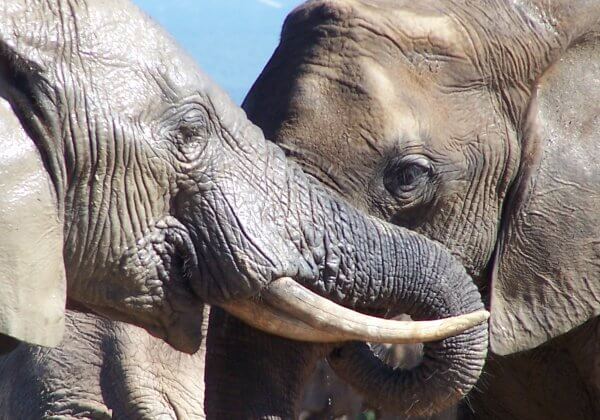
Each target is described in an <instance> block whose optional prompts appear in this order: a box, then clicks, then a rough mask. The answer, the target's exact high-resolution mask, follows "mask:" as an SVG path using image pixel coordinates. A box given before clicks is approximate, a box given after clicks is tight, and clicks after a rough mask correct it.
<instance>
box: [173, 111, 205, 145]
mask: <svg viewBox="0 0 600 420" xmlns="http://www.w3.org/2000/svg"><path fill="white" fill-rule="evenodd" d="M178 128H179V130H178V131H179V135H178V137H179V138H180V140H181V142H182V143H184V144H190V143H196V142H198V141H202V140H205V139H207V138H208V136H209V124H208V118H207V116H206V115H205V113H204V112H202V111H201V110H199V109H190V110H188V111H187V112H185V113H184V114H183V115H181V117H180V119H179V124H178Z"/></svg>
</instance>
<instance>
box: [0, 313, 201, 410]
mask: <svg viewBox="0 0 600 420" xmlns="http://www.w3.org/2000/svg"><path fill="white" fill-rule="evenodd" d="M65 315H66V316H65V324H66V328H65V337H64V340H63V343H62V344H61V345H60V346H59V347H57V348H46V347H41V346H33V345H25V344H21V345H20V346H19V347H18V348H17V349H16V350H14V351H12V352H11V353H10V354H8V355H5V356H2V357H0V373H1V375H0V419H2V420H14V419H24V420H27V419H32V420H33V419H42V418H48V417H51V416H64V417H61V418H91V419H110V418H116V419H138V418H144V419H190V420H192V419H201V418H204V377H203V376H202V372H203V371H204V354H205V350H206V349H205V345H204V344H203V345H202V346H201V347H200V349H199V350H198V351H197V352H196V353H195V354H193V355H189V354H185V353H183V352H179V351H176V350H174V349H173V348H172V347H171V346H169V345H168V344H166V343H165V342H164V341H163V340H161V339H159V338H155V337H152V336H151V335H150V334H148V332H147V331H145V330H144V329H142V328H139V327H136V326H133V325H131V324H126V323H122V322H118V321H110V320H108V319H106V318H103V317H99V316H97V315H94V314H89V313H83V312H77V311H71V310H69V311H67V312H66V314H65ZM206 320H208V316H207V317H206ZM204 329H206V326H204Z"/></svg>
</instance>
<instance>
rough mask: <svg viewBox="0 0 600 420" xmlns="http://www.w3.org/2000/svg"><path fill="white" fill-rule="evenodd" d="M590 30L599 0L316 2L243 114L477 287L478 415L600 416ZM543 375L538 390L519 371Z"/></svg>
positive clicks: (599, 81) (595, 61) (598, 186)
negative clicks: (446, 256) (458, 265)
mask: <svg viewBox="0 0 600 420" xmlns="http://www.w3.org/2000/svg"><path fill="white" fill-rule="evenodd" d="M599 34H600V3H599V2H597V1H588V0H574V1H561V0H549V1H537V0H526V1H520V2H505V1H496V0H485V1H477V2H475V1H468V0H464V1H461V0H457V1H455V0H444V1H437V0H436V1H433V0H432V1H428V0H426V1H419V2H412V1H403V0H397V1H388V0H313V1H308V2H306V3H304V4H303V5H301V6H299V7H298V8H297V9H296V10H294V11H293V12H292V13H291V14H290V15H289V16H288V18H287V19H286V22H285V24H284V27H283V30H282V34H281V40H280V44H279V46H278V47H277V49H276V51H275V52H274V54H273V56H272V57H271V59H270V61H269V63H268V64H267V66H266V67H265V69H264V70H263V72H262V74H261V75H260V76H259V78H258V80H257V81H256V82H255V84H254V86H253V88H252V89H251V91H250V93H249V94H248V96H247V97H246V99H245V101H244V104H243V107H244V109H245V110H246V111H247V113H248V116H249V117H250V119H251V120H252V121H253V122H255V123H256V124H258V125H259V126H260V127H261V128H262V129H263V131H264V133H265V135H266V136H267V137H268V138H270V139H272V140H273V141H275V142H276V143H277V144H279V145H280V146H281V147H282V148H284V149H285V150H286V153H287V154H288V156H289V157H291V158H293V159H294V160H295V161H296V162H298V164H299V165H301V166H302V168H303V169H304V171H305V172H306V173H308V174H310V175H311V176H312V177H314V178H315V179H318V180H320V181H321V182H323V183H324V184H326V185H327V186H328V187H329V188H330V189H331V190H332V191H334V192H335V193H337V194H338V195H340V196H342V197H344V198H346V199H347V200H349V201H350V202H351V203H353V204H354V205H355V206H357V207H359V208H361V209H363V210H365V211H367V212H369V213H370V214H372V215H374V216H377V217H379V218H381V219H384V220H387V221H390V222H392V223H395V224H398V225H401V226H406V227H410V228H411V229H414V230H415V231H417V232H419V233H421V234H424V235H425V236H428V237H429V238H431V239H434V240H436V241H438V242H440V243H442V244H444V245H445V246H446V247H448V248H449V249H450V250H451V252H452V253H453V254H454V255H455V256H456V257H457V258H459V259H460V260H461V262H462V263H463V264H464V265H465V267H466V268H467V270H468V272H469V273H470V274H471V275H472V276H473V277H474V278H475V279H476V282H477V283H478V285H479V287H480V290H482V292H483V293H484V298H485V299H486V300H487V302H488V305H489V309H490V312H491V319H490V348H491V350H492V352H493V353H494V356H493V357H492V358H491V359H490V361H489V366H488V370H487V371H488V374H487V375H485V374H484V375H483V377H482V379H481V381H480V383H479V385H478V390H481V393H474V394H472V395H471V397H470V400H471V406H472V407H473V408H474V410H475V413H474V414H471V415H473V416H475V417H479V418H486V419H489V418H501V419H507V418H534V419H538V418H568V417H569V413H571V412H574V411H573V410H578V411H577V412H578V413H579V414H581V418H597V417H598V416H600V411H599V409H598V407H597V406H596V404H590V403H589V401H588V398H587V396H588V395H592V397H591V401H594V400H600V396H599V395H600V394H598V384H597V382H598V381H597V379H594V378H593V376H592V375H590V374H589V372H590V371H593V370H595V367H594V366H596V365H597V364H598V359H597V357H598V356H595V354H598V353H597V352H596V351H595V341H594V340H595V337H596V335H595V334H592V333H590V331H594V327H593V325H596V323H597V317H598V314H599V313H600V298H599V296H600V282H598V281H597V279H598V278H600V265H599V264H598V260H599V258H598V257H599V255H600V254H599V253H598V249H599V248H598V241H599V238H600V228H599V227H600V211H599V210H598V209H600V166H599V164H598V162H599V160H598V159H597V158H596V157H598V156H600V141H598V139H599V138H600V105H599V104H600V35H599ZM588 325H592V327H589V328H588V327H587V326H588ZM575 342H577V343H579V344H581V345H580V346H579V349H578V347H577V346H576V345H574V344H569V343H575ZM565 348H568V349H569V350H568V351H567V350H564V349H565ZM540 359H543V360H544V362H543V363H539V360H540ZM329 361H330V364H331V365H332V366H333V368H334V371H336V372H337V373H338V374H339V375H341V377H342V378H343V379H344V381H345V382H347V383H352V384H353V386H354V388H355V389H357V390H360V391H361V392H362V393H364V394H366V395H367V396H368V399H370V400H372V401H373V400H374V401H375V403H374V404H375V405H378V404H379V403H380V400H381V398H382V397H381V396H382V395H385V396H386V397H387V396H388V394H386V392H385V391H386V390H382V389H381V388H379V387H375V386H373V385H372V384H370V383H367V382H364V381H361V380H359V379H358V378H357V374H356V372H360V371H362V370H363V366H361V365H359V364H357V363H350V362H349V361H348V359H345V358H344V357H343V354H342V356H341V357H340V354H339V353H334V354H333V357H332V355H330V356H329ZM536 361H537V362H536ZM584 361H585V362H584ZM534 362H535V363H534ZM528 363H532V364H531V365H530V364H528ZM540 365H547V366H553V368H548V369H547V370H546V371H545V372H544V374H543V377H544V378H546V379H547V382H544V383H542V382H539V381H536V380H533V378H532V375H531V373H530V372H531V370H529V369H524V368H523V367H524V366H530V367H531V366H540ZM564 366H571V368H569V369H568V371H569V372H570V373H569V375H566V376H564V375H563V376H562V379H561V377H560V376H555V375H552V372H553V371H555V372H558V371H563V370H562V367H564ZM364 369H367V370H368V369H370V365H369V366H367V367H364ZM563 372H564V371H563ZM567 378H568V380H567ZM499 384H505V385H506V387H504V386H501V385H499ZM523 384H529V385H530V386H523ZM509 385H510V386H509ZM502 389H504V391H502ZM486 390H490V392H489V393H488V392H487V391H486ZM572 390H578V391H577V392H580V391H582V392H583V394H582V395H583V396H582V397H580V398H575V399H574V400H570V398H565V397H566V396H574V395H575V394H573V393H571V391H572ZM563 391H565V392H563ZM389 392H390V393H391V392H393V391H391V390H390V391H389ZM502 392H504V393H502ZM554 396H556V397H554ZM527 401H540V402H539V404H531V405H530V406H528V405H527ZM569 401H570V403H569ZM573 405H575V406H576V407H573ZM500 406H501V407H502V409H501V410H500V409H498V410H495V408H499V407H500ZM519 407H520V408H519ZM522 407H529V410H530V411H529V413H528V414H527V415H524V414H523V411H522V410H521V408H522ZM465 415H467V414H465ZM561 416H563V417H561ZM565 416H566V417H565Z"/></svg>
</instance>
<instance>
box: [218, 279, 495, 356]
mask: <svg viewBox="0 0 600 420" xmlns="http://www.w3.org/2000/svg"><path fill="white" fill-rule="evenodd" d="M219 306H221V307H222V308H223V309H225V310H226V311H228V312H229V313H231V314H232V315H234V316H235V317H237V318H239V319H241V320H243V321H244V322H246V323H248V324H249V325H251V326H252V327H254V328H257V329H259V330H262V331H265V332H267V333H270V334H274V335H277V336H281V337H284V338H289V339H294V340H300V341H310V342H318V343H337V342H344V341H368V342H372V343H387V344H414V343H426V342H432V341H439V340H442V339H444V338H448V337H451V336H455V335H458V334H460V333H463V332H464V331H466V330H468V329H470V328H473V327H475V326H477V325H479V324H481V323H483V322H486V321H487V319H488V318H489V313H488V312H487V311H485V310H480V311H476V312H473V313H470V314H465V315H460V316H455V317H450V318H445V319H441V320H436V321H396V320H387V319H381V318H376V317H373V316H369V315H364V314H361V313H359V312H356V311H353V310H351V309H348V308H345V307H343V306H340V305H338V304H336V303H334V302H332V301H330V300H328V299H325V298H323V297H321V296H319V295H317V294H316V293H314V292H312V291H310V290H308V289H306V288H305V287H303V286H302V285H300V284H298V283H297V282H295V281H294V280H292V279H291V278H288V277H283V278H280V279H278V280H275V281H274V282H272V283H271V284H270V285H269V286H268V287H267V288H266V289H264V290H263V291H262V292H261V299H260V300H257V299H247V300H240V301H231V302H227V303H222V304H219Z"/></svg>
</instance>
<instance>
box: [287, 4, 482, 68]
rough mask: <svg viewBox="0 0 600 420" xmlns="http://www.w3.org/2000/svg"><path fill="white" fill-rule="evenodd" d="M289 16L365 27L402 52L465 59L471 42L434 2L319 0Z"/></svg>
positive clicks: (304, 19) (359, 27)
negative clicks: (393, 44)
mask: <svg viewBox="0 0 600 420" xmlns="http://www.w3.org/2000/svg"><path fill="white" fill-rule="evenodd" d="M293 15H294V18H292V19H290V21H295V22H316V23H317V24H321V23H324V24H330V23H338V24H341V26H348V27H350V28H356V29H361V30H362V29H366V30H368V31H369V32H371V33H373V34H375V35H377V36H381V37H383V38H387V39H388V40H391V41H392V42H393V43H395V44H396V45H397V46H399V47H400V49H401V50H402V51H403V52H407V51H411V52H417V53H421V54H425V55H428V56H437V55H439V56H449V57H453V58H465V57H467V54H468V49H469V48H470V45H471V44H470V43H469V42H468V38H467V34H466V32H465V30H464V28H463V27H462V26H461V25H460V24H459V23H458V21H457V20H456V19H454V18H452V17H451V15H450V14H449V13H444V12H441V11H440V8H439V4H436V2H428V1H421V2H414V1H412V0H410V1H402V0H400V1H398V0H394V1H390V0H319V1H313V2H309V3H307V5H306V6H305V7H300V8H299V9H297V10H296V11H295V12H294V13H293ZM314 17H317V18H316V20H315V19H313V18H314Z"/></svg>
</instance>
